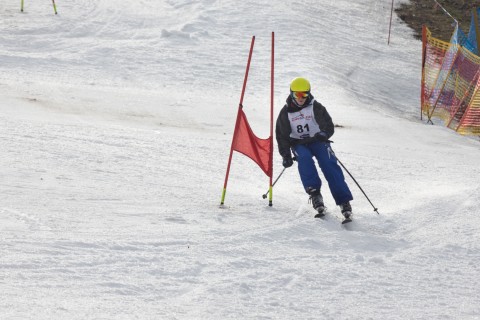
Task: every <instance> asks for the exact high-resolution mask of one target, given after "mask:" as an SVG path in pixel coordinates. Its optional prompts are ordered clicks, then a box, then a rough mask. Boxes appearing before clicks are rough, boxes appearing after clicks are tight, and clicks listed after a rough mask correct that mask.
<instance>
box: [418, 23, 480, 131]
mask: <svg viewBox="0 0 480 320" xmlns="http://www.w3.org/2000/svg"><path fill="white" fill-rule="evenodd" d="M423 53H424V56H423V68H422V92H421V94H422V97H421V99H422V102H421V109H422V110H421V111H422V114H424V115H426V116H427V117H428V119H429V120H431V119H432V118H433V117H435V118H439V119H441V120H443V121H444V123H445V125H447V126H448V127H449V128H451V129H453V130H456V131H457V132H459V133H461V134H474V135H476V134H480V91H479V89H480V81H479V78H480V57H479V56H477V55H475V54H473V53H472V52H471V51H469V50H468V49H466V48H465V47H463V46H461V45H459V44H458V43H456V42H455V41H452V42H450V43H448V42H445V41H441V40H438V39H435V38H433V37H432V35H431V32H430V31H429V30H428V29H427V28H425V29H424V35H423Z"/></svg>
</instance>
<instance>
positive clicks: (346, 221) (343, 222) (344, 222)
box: [342, 217, 352, 224]
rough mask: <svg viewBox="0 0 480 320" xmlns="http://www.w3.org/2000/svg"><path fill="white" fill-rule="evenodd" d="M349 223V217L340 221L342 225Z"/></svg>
mask: <svg viewBox="0 0 480 320" xmlns="http://www.w3.org/2000/svg"><path fill="white" fill-rule="evenodd" d="M349 222H352V219H351V218H350V217H348V218H345V220H343V221H342V224H346V223H349Z"/></svg>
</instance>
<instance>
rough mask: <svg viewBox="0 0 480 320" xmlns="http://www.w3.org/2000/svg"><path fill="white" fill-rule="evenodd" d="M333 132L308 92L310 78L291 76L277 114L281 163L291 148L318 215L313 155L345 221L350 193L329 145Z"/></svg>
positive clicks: (285, 161)
mask: <svg viewBox="0 0 480 320" xmlns="http://www.w3.org/2000/svg"><path fill="white" fill-rule="evenodd" d="M333 133H334V126H333V122H332V118H331V117H330V115H329V114H328V112H327V109H325V107H324V106H323V105H322V104H321V103H320V102H318V101H316V100H315V98H314V97H313V96H312V94H311V93H310V82H309V81H308V80H307V79H305V78H295V79H293V80H292V82H291V83H290V95H289V96H288V98H287V103H286V104H285V106H284V107H283V108H282V110H281V111H280V113H279V115H278V118H277V123H276V129H275V134H276V139H277V144H278V151H279V153H280V155H281V156H282V158H283V166H284V167H285V168H289V167H291V166H292V165H293V158H292V153H291V151H293V154H294V155H295V158H296V160H297V162H298V172H299V173H300V179H301V181H302V184H303V187H304V188H305V191H306V192H307V193H308V194H309V195H310V201H311V202H312V204H313V208H314V209H315V210H316V211H317V212H318V213H317V214H316V215H315V218H321V217H323V216H324V215H325V205H324V203H323V197H322V194H321V192H320V188H321V186H322V181H321V179H320V177H319V175H318V171H317V169H316V166H315V163H314V160H313V157H315V158H316V159H317V161H318V164H319V166H320V169H321V170H322V172H323V175H324V177H325V178H326V180H327V182H328V186H329V188H330V192H331V193H332V195H333V198H334V199H335V202H336V204H337V205H339V206H340V209H341V212H342V214H343V216H344V217H345V220H346V221H344V222H348V221H350V216H351V215H352V207H351V205H350V201H351V200H353V197H352V193H351V192H350V189H349V188H348V185H347V183H346V182H345V178H344V176H343V172H342V169H341V168H340V166H339V165H338V163H337V159H336V157H335V155H334V153H333V151H332V149H331V146H330V141H329V139H330V137H331V136H332V135H333Z"/></svg>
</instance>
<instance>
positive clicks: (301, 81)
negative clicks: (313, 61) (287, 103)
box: [290, 78, 310, 92]
mask: <svg viewBox="0 0 480 320" xmlns="http://www.w3.org/2000/svg"><path fill="white" fill-rule="evenodd" d="M290 91H291V92H310V82H308V80H307V79H305V78H295V79H293V80H292V82H290Z"/></svg>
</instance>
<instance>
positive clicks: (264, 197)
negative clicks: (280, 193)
mask: <svg viewBox="0 0 480 320" xmlns="http://www.w3.org/2000/svg"><path fill="white" fill-rule="evenodd" d="M285 169H287V168H283V170H282V172H280V174H279V175H278V177H277V179H275V181H274V182H273V184H272V188H273V186H274V185H275V183H277V181H278V179H280V177H281V176H282V174H283V172H284V171H285ZM269 191H270V189H269V190H268V191H267V192H266V193H265V194H264V195H262V198H263V199H267V194H268V192H269Z"/></svg>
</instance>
